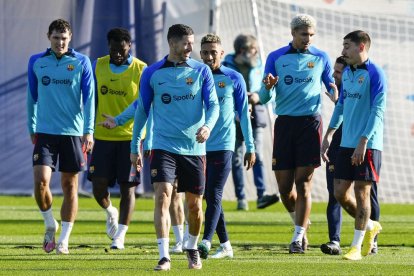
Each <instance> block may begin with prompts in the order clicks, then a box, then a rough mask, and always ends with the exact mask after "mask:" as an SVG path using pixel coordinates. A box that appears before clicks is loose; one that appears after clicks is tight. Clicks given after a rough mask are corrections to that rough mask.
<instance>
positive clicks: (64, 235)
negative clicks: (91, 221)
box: [58, 221, 73, 245]
mask: <svg viewBox="0 0 414 276" xmlns="http://www.w3.org/2000/svg"><path fill="white" fill-rule="evenodd" d="M72 228H73V222H69V221H62V231H61V232H60V237H59V241H58V244H59V243H62V244H64V245H68V244H69V236H70V233H71V232H72Z"/></svg>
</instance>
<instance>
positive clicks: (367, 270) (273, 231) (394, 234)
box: [0, 196, 414, 275]
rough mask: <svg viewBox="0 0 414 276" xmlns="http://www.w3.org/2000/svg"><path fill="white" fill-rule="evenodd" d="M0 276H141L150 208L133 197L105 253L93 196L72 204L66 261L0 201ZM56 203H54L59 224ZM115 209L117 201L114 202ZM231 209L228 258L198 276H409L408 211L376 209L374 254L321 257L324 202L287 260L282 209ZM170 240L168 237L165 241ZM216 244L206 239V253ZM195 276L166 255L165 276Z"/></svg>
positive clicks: (412, 209) (346, 231)
mask: <svg viewBox="0 0 414 276" xmlns="http://www.w3.org/2000/svg"><path fill="white" fill-rule="evenodd" d="M0 202H1V205H0V225H1V227H0V233H1V235H0V268H1V269H0V274H1V275H12V274H13V275H52V274H53V275H63V274H65V275H140V274H144V273H145V274H147V273H155V272H153V267H154V266H155V265H156V263H157V261H158V250H157V246H156V237H155V234H154V226H153V222H152V220H153V219H152V218H153V212H152V210H153V202H152V200H149V199H137V204H136V208H135V213H134V217H133V221H132V223H131V225H130V227H129V230H128V233H127V237H126V243H125V248H126V249H125V250H122V251H111V250H109V245H110V240H109V239H108V238H107V237H106V234H105V218H106V215H105V213H104V212H103V211H102V209H100V208H99V206H98V205H97V203H96V202H95V201H94V199H92V198H80V199H79V212H78V217H77V220H76V223H75V226H74V228H73V231H72V235H71V239H70V245H69V250H70V255H67V256H62V255H60V256H57V255H56V254H54V252H53V253H50V254H46V253H44V252H43V250H42V246H41V243H42V239H43V231H44V225H43V221H42V217H41V215H40V214H39V211H38V209H37V207H36V204H35V200H34V199H33V198H31V197H11V196H0ZM61 202H62V198H61V197H55V198H54V205H53V206H54V208H53V212H54V214H55V217H56V218H59V217H60V216H59V209H60V205H61ZM113 204H114V206H118V205H119V199H118V198H114V199H113ZM253 204H254V203H253V202H250V205H251V206H250V207H251V210H250V211H248V212H241V211H236V210H235V207H236V204H235V202H224V204H223V207H224V209H225V215H226V220H227V227H228V230H229V233H230V240H231V243H232V246H233V250H234V254H235V258H234V259H231V260H230V259H225V260H213V259H207V260H203V269H202V270H201V271H197V273H199V274H205V275H252V274H254V275H271V274H278V275H293V274H296V275H333V274H335V275H367V274H368V275H409V274H412V273H413V271H414V262H413V259H414V236H413V235H412V233H413V232H414V215H413V214H414V205H397V204H382V206H381V224H382V226H383V232H382V233H381V234H380V235H379V254H378V255H375V256H368V257H365V258H363V259H362V261H358V262H351V261H345V260H342V259H341V256H328V255H324V254H323V253H322V252H321V251H320V249H319V246H320V244H322V243H324V242H327V241H328V234H327V231H328V230H327V224H326V216H325V209H326V204H325V203H314V204H313V209H312V212H311V220H312V225H311V228H310V231H309V234H308V237H309V241H310V249H309V250H308V251H307V252H306V254H305V255H300V256H299V255H290V254H288V250H287V246H288V244H289V242H290V239H291V236H292V223H291V220H290V217H289V215H288V214H287V213H286V212H285V210H284V208H283V206H282V204H281V203H277V204H276V205H273V206H270V207H268V208H266V209H262V210H257V209H254V208H252V207H253ZM343 218H344V221H343V227H342V247H343V250H345V251H346V250H347V246H349V244H350V243H351V241H352V237H353V220H352V219H351V218H350V217H349V216H348V215H347V214H345V213H344V216H343ZM170 238H171V241H172V242H173V241H174V237H173V235H171V236H170ZM218 244H219V241H218V239H217V237H216V236H215V237H214V239H213V248H212V252H214V251H215V247H217V246H218ZM190 273H191V274H193V273H195V271H190V270H189V269H188V268H187V260H186V257H185V255H184V254H182V255H172V268H171V271H170V274H172V275H189V274H190Z"/></svg>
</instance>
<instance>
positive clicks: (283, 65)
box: [282, 64, 290, 67]
mask: <svg viewBox="0 0 414 276" xmlns="http://www.w3.org/2000/svg"><path fill="white" fill-rule="evenodd" d="M289 65H290V64H282V67H286V66H289Z"/></svg>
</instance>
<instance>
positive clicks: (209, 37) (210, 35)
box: [201, 33, 221, 45]
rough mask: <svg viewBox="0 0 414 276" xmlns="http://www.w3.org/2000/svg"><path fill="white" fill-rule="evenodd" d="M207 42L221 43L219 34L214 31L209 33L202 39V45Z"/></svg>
mask: <svg viewBox="0 0 414 276" xmlns="http://www.w3.org/2000/svg"><path fill="white" fill-rule="evenodd" d="M206 43H217V44H220V45H221V39H220V37H219V36H218V35H216V34H213V33H208V34H206V35H205V36H203V38H202V39H201V45H203V44H206Z"/></svg>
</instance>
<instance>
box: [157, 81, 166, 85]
mask: <svg viewBox="0 0 414 276" xmlns="http://www.w3.org/2000/svg"><path fill="white" fill-rule="evenodd" d="M164 83H166V81H163V82H159V83H158V85H163V84H164Z"/></svg>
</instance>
